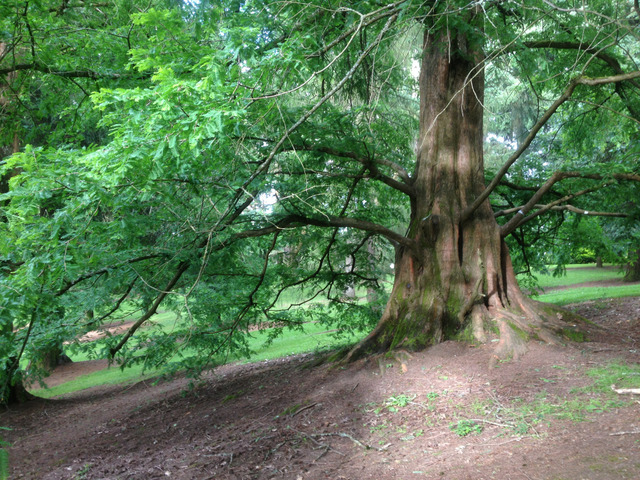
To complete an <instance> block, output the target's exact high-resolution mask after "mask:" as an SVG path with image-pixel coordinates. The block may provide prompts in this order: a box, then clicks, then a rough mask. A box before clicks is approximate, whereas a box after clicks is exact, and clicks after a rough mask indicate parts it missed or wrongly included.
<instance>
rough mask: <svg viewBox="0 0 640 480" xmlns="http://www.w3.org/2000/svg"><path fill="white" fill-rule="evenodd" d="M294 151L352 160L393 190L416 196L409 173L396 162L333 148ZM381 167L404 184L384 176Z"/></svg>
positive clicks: (313, 147) (308, 148)
mask: <svg viewBox="0 0 640 480" xmlns="http://www.w3.org/2000/svg"><path fill="white" fill-rule="evenodd" d="M293 149H294V150H304V151H309V152H318V153H327V154H329V155H332V156H334V157H341V158H350V159H352V160H355V161H356V162H358V163H360V164H361V165H363V166H365V167H366V168H367V169H368V170H369V171H370V172H371V178H374V179H376V180H380V181H381V182H382V183H384V184H386V185H388V186H390V187H391V188H393V189H395V190H398V191H400V192H402V193H404V194H406V195H408V196H409V197H411V198H413V197H414V196H415V190H414V188H413V187H412V186H411V178H410V177H409V173H408V172H407V171H406V170H405V169H404V168H403V167H402V166H401V165H398V164H397V163H395V162H392V161H389V160H384V159H377V158H376V159H372V158H365V157H362V156H360V155H358V154H357V153H355V152H345V151H342V150H338V149H336V148H333V147H327V146H312V145H294V146H293ZM379 165H384V166H387V167H390V168H391V169H392V170H393V171H394V172H396V173H397V174H398V176H399V177H400V178H401V179H402V182H399V181H397V180H395V179H394V178H392V177H389V176H388V175H384V174H382V173H380V170H379V169H378V166H379Z"/></svg>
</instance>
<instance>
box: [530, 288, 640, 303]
mask: <svg viewBox="0 0 640 480" xmlns="http://www.w3.org/2000/svg"><path fill="white" fill-rule="evenodd" d="M638 296H640V284H632V285H621V286H616V287H578V288H571V289H567V290H558V291H555V292H549V293H543V294H542V295H539V296H537V297H535V298H536V300H540V301H541V302H546V303H553V304H555V305H567V304H569V303H578V302H586V301H588V300H596V299H600V298H620V297H638Z"/></svg>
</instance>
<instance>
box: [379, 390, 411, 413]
mask: <svg viewBox="0 0 640 480" xmlns="http://www.w3.org/2000/svg"><path fill="white" fill-rule="evenodd" d="M414 398H416V396H415V395H405V394H403V393H401V394H399V395H394V396H392V397H389V398H387V399H386V400H385V402H384V406H385V407H386V408H387V410H389V411H390V412H391V413H396V412H397V411H398V410H399V409H400V408H404V407H406V406H407V405H409V404H410V403H411V402H412V401H413V399H414Z"/></svg>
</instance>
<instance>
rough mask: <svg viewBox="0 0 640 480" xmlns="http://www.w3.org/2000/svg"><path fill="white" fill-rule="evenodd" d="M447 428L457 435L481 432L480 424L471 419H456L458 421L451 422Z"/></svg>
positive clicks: (462, 435)
mask: <svg viewBox="0 0 640 480" xmlns="http://www.w3.org/2000/svg"><path fill="white" fill-rule="evenodd" d="M449 429H450V430H451V431H452V432H454V433H455V434H456V435H458V436H459V437H466V436H467V435H471V434H476V435H478V434H480V433H482V430H484V429H483V428H482V425H481V424H479V423H477V422H475V421H473V420H458V423H451V424H450V425H449Z"/></svg>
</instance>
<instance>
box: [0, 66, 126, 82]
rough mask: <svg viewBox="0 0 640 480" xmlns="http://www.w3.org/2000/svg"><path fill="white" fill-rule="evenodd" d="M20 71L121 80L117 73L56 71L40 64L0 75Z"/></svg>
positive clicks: (1, 72) (8, 69)
mask: <svg viewBox="0 0 640 480" xmlns="http://www.w3.org/2000/svg"><path fill="white" fill-rule="evenodd" d="M20 70H34V71H37V72H42V73H48V74H50V75H56V76H58V77H65V78H94V79H95V78H111V79H116V78H122V75H120V74H119V73H99V72H94V71H93V70H58V69H57V68H55V67H47V66H46V65H43V64H41V63H36V62H34V63H19V64H17V65H13V66H11V67H5V68H0V75H7V74H9V73H12V72H18V71H20Z"/></svg>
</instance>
